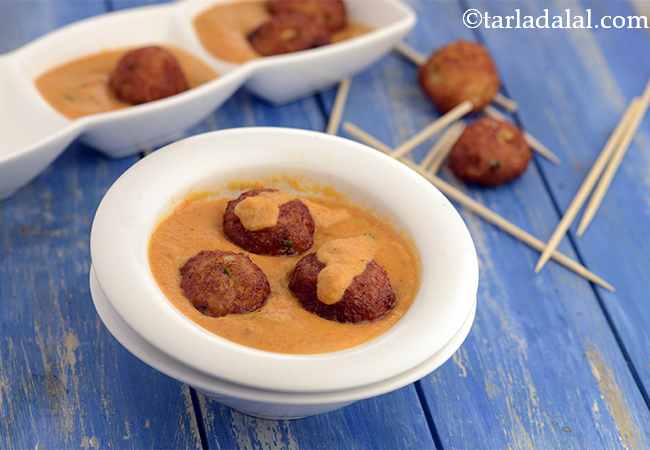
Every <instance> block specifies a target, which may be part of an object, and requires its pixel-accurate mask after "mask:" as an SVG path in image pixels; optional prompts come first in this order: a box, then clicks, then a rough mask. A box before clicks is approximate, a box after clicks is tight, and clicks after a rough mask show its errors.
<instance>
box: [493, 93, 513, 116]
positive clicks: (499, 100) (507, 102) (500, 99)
mask: <svg viewBox="0 0 650 450" xmlns="http://www.w3.org/2000/svg"><path fill="white" fill-rule="evenodd" d="M493 102H494V103H496V104H497V105H499V106H500V107H502V108H504V109H507V110H508V111H510V112H515V111H517V107H518V106H517V102H516V101H514V100H511V99H509V98H508V97H506V96H505V95H503V94H502V93H500V92H497V95H496V97H494V100H493Z"/></svg>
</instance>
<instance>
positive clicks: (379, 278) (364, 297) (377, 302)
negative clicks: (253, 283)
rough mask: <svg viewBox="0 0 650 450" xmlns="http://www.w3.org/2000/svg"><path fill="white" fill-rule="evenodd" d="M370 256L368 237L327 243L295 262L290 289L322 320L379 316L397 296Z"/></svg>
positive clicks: (371, 255) (370, 240)
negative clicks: (315, 251)
mask: <svg viewBox="0 0 650 450" xmlns="http://www.w3.org/2000/svg"><path fill="white" fill-rule="evenodd" d="M373 257H374V243H373V242H372V238H370V237H367V236H360V237H356V238H347V239H337V240H333V241H330V242H327V243H326V244H324V245H323V246H322V247H321V248H320V249H319V250H318V252H317V253H312V254H310V255H307V256H305V257H304V258H302V259H301V260H300V261H299V262H298V264H296V267H295V269H294V270H293V272H292V273H291V276H290V281H289V289H291V292H293V294H294V295H295V296H296V297H297V298H298V300H299V301H300V303H301V304H302V306H303V308H305V309H306V310H308V311H310V312H313V313H314V314H317V315H319V316H320V317H322V318H324V319H328V320H335V321H337V322H352V323H357V322H365V321H372V320H376V319H379V318H381V317H383V316H384V315H385V314H386V313H388V312H389V311H390V310H391V309H392V308H393V307H394V306H395V302H396V296H395V293H394V292H393V288H392V287H391V284H390V280H389V278H388V274H387V273H386V271H385V270H384V268H383V267H381V266H380V265H379V264H378V263H377V262H376V261H374V259H373Z"/></svg>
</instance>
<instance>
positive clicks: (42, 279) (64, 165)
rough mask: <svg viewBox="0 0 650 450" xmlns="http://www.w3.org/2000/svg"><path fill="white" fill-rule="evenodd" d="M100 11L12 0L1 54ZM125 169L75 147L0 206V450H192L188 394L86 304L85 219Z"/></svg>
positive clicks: (0, 29) (0, 38) (2, 25)
mask: <svg viewBox="0 0 650 450" xmlns="http://www.w3.org/2000/svg"><path fill="white" fill-rule="evenodd" d="M7 11H9V14H8V15H6V14H5V13H6V12H7ZM102 12H104V4H103V2H62V1H48V2H46V1H38V2H23V1H18V2H13V3H12V5H11V6H10V7H8V8H3V14H2V15H0V45H2V47H3V48H2V50H9V49H10V48H14V47H16V46H18V45H20V44H22V43H24V42H26V41H27V40H29V39H32V38H34V37H36V36H38V35H41V34H44V33H45V32H47V31H49V30H51V29H54V28H57V27H60V26H62V25H64V24H66V23H69V22H71V21H74V20H78V19H81V18H83V17H87V16H90V15H94V14H99V13H102ZM134 161H135V158H127V159H123V160H119V161H109V160H107V159H105V158H104V157H102V156H100V155H99V154H98V153H95V152H93V151H92V150H91V149H88V148H86V147H84V146H82V145H79V144H74V145H72V146H70V147H69V148H68V149H67V150H66V152H65V153H64V154H63V156H61V157H60V158H59V159H58V160H57V161H56V162H55V163H54V164H53V165H52V166H51V167H50V168H48V169H47V170H46V171H45V172H44V173H43V174H41V175H40V176H39V177H38V178H37V179H36V180H35V181H34V182H32V183H31V184H29V185H28V186H27V187H25V188H23V189H22V190H20V191H19V192H18V193H17V194H16V195H15V196H14V197H12V198H11V199H9V200H6V201H3V202H1V203H0V298H1V299H2V301H3V308H2V310H1V311H0V448H2V449H7V450H12V449H15V450H25V449H28V448H30V449H33V448H37V449H67V448H85V449H100V448H125V449H144V448H156V449H161V448H174V449H181V448H190V449H191V448H200V442H199V439H198V433H197V431H196V430H197V426H196V425H197V424H196V422H195V418H194V412H193V408H192V404H191V401H190V396H189V391H188V389H187V387H185V386H181V385H179V384H178V383H176V382H174V381H173V380H170V379H169V378H166V377H164V376H161V375H159V374H157V373H156V372H154V371H152V370H151V369H150V368H148V367H147V366H145V365H144V364H142V363H141V362H140V361H138V360H137V359H136V358H134V357H133V356H131V355H130V354H129V353H128V352H126V350H124V349H123V348H122V347H121V346H120V345H119V344H118V343H117V342H116V341H115V340H114V339H113V338H112V337H111V336H110V335H109V334H108V332H107V331H106V329H105V328H104V326H103V325H102V324H101V321H100V320H99V318H98V317H97V314H96V313H95V309H94V307H93V305H92V302H91V299H90V293H89V288H88V270H89V252H88V235H89V232H90V224H91V221H92V217H93V214H94V211H95V208H96V207H97V204H98V203H99V200H100V198H101V196H102V195H103V194H104V192H105V191H106V189H107V188H108V187H109V186H110V184H111V183H112V182H113V181H114V180H115V179H116V178H117V177H118V176H119V175H120V174H121V173H122V172H123V171H124V170H125V169H126V168H128V167H129V166H130V165H131V164H132V163H133V162H134Z"/></svg>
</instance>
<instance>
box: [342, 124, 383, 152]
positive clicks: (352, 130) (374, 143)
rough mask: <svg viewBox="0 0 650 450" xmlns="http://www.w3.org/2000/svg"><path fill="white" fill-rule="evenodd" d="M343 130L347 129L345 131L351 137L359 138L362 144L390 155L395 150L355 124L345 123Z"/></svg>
mask: <svg viewBox="0 0 650 450" xmlns="http://www.w3.org/2000/svg"><path fill="white" fill-rule="evenodd" d="M343 128H344V129H345V131H347V132H348V133H349V134H350V136H353V137H355V138H357V139H358V140H360V141H361V142H364V143H366V144H368V145H369V146H371V147H374V148H376V149H377V150H379V151H382V152H384V153H386V154H389V155H390V154H391V153H392V152H393V150H392V149H391V148H390V147H389V146H387V145H386V144H384V143H383V142H381V141H380V140H379V139H377V138H376V137H374V136H372V135H371V134H368V133H366V132H365V131H363V130H362V129H361V128H359V127H358V126H356V125H355V124H353V123H350V122H345V124H343Z"/></svg>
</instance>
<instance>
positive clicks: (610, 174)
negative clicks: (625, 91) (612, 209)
mask: <svg viewBox="0 0 650 450" xmlns="http://www.w3.org/2000/svg"><path fill="white" fill-rule="evenodd" d="M648 102H650V82H648V84H647V86H646V90H645V93H644V96H643V99H642V103H641V105H640V106H639V107H637V111H636V115H635V117H634V119H632V120H630V125H629V127H628V128H627V130H626V132H625V135H624V136H623V137H622V138H621V143H620V145H619V147H618V148H617V149H616V150H615V151H614V156H612V159H611V161H610V162H609V164H608V165H607V168H606V169H605V172H604V173H603V176H602V178H601V179H600V181H599V182H598V185H597V186H596V189H595V190H594V193H593V195H592V196H591V200H589V204H588V205H587V208H586V209H585V213H584V214H583V216H582V219H581V220H580V224H579V225H578V236H582V235H583V234H584V232H585V230H586V229H587V227H588V226H589V224H590V223H591V220H592V219H593V218H594V216H595V215H596V212H598V208H599V207H600V204H601V203H602V201H603V198H605V194H607V189H608V188H609V185H610V184H611V182H612V180H613V179H614V175H616V171H617V170H618V167H619V166H620V165H621V161H623V157H625V153H626V152H627V149H628V148H629V147H630V143H631V142H632V139H634V136H635V135H636V132H637V131H638V129H639V125H640V124H641V122H642V121H643V117H644V116H645V113H646V110H647V109H648Z"/></svg>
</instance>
